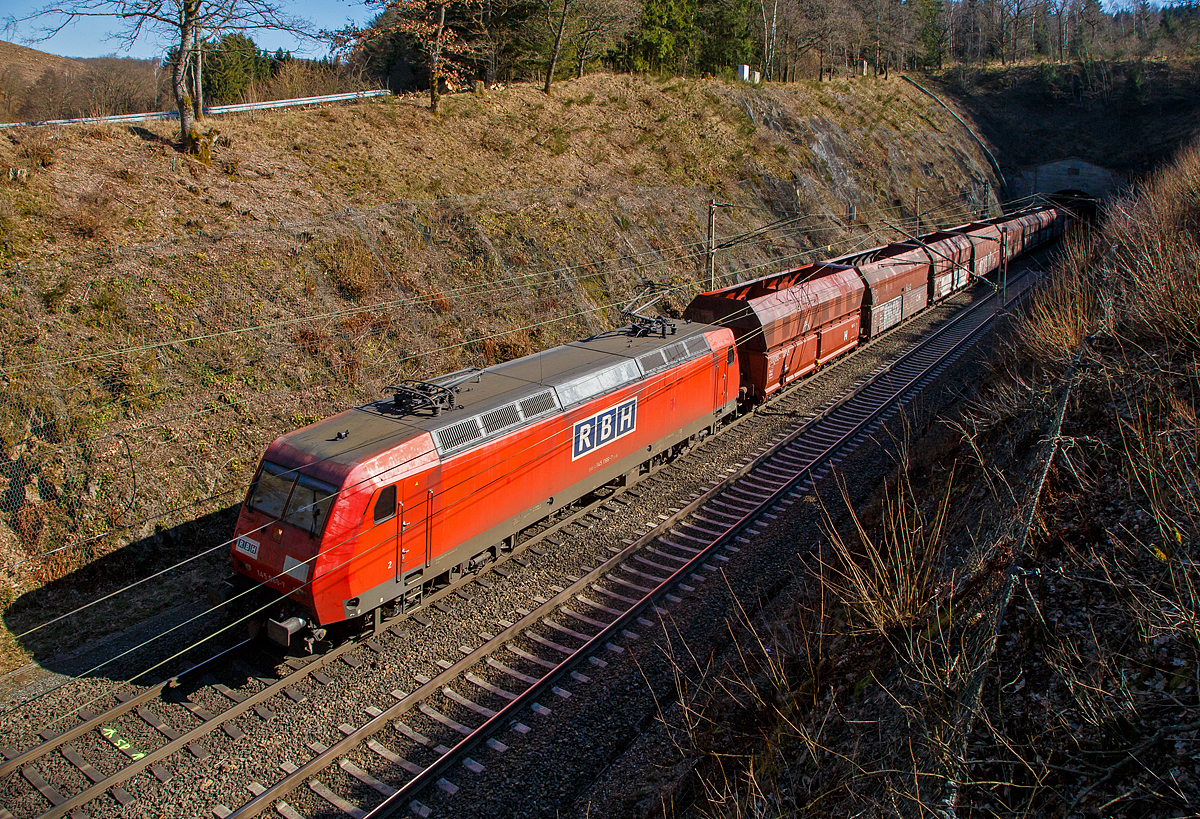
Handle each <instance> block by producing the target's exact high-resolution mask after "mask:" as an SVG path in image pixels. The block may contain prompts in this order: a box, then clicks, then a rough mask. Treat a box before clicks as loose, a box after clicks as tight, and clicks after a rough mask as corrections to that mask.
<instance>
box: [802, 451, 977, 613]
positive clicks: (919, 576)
mask: <svg viewBox="0 0 1200 819" xmlns="http://www.w3.org/2000/svg"><path fill="white" fill-rule="evenodd" d="M953 487H954V481H953V476H951V479H950V480H949V481H947V483H946V487H945V493H944V495H943V497H942V499H941V502H940V503H939V504H938V505H937V506H936V507H935V508H934V509H933V510H932V511H928V510H926V509H925V508H924V504H923V502H922V498H921V497H920V495H921V493H919V492H918V490H917V488H915V487H914V486H913V485H912V482H911V480H910V479H909V457H908V454H907V452H904V453H902V457H901V459H900V467H899V469H898V471H897V474H896V479H895V481H894V482H889V483H888V484H887V485H886V486H885V487H884V489H883V495H882V498H881V501H880V503H881V511H880V521H879V524H878V526H877V528H876V531H874V532H872V531H869V530H868V527H867V526H866V524H864V522H863V519H862V518H861V517H860V515H859V514H858V513H857V512H856V511H855V510H854V508H853V505H852V504H851V503H850V499H849V493H848V491H847V489H846V487H845V486H842V487H841V489H842V499H843V501H844V502H845V506H846V509H847V511H848V512H849V514H850V518H851V521H852V523H853V533H854V534H853V536H852V537H848V536H846V535H844V534H843V533H842V531H841V529H839V527H838V526H836V525H835V524H834V522H833V519H832V518H831V517H830V516H829V513H828V512H827V513H826V536H827V537H828V538H829V543H830V546H831V548H832V550H833V560H831V561H828V562H827V563H825V566H824V568H825V569H826V570H827V571H828V573H829V574H828V575H827V578H828V582H829V587H830V589H831V590H832V591H833V593H834V594H835V595H836V596H837V597H838V598H839V599H840V600H841V601H842V603H843V604H844V605H845V606H847V608H848V609H849V610H850V611H851V612H852V613H853V621H854V622H855V623H856V624H857V626H858V627H860V628H866V629H869V630H871V631H873V632H875V633H877V634H880V635H882V636H884V637H889V636H891V635H893V634H894V633H896V631H897V630H902V629H907V628H910V627H912V626H914V625H919V624H921V623H923V622H924V621H925V620H926V619H927V618H928V616H929V615H930V613H931V612H932V611H933V610H934V607H935V604H936V601H937V589H938V586H939V585H940V581H941V571H942V569H943V563H944V554H943V552H944V549H945V540H944V534H945V525H946V519H947V514H948V512H949V504H950V498H951V491H952V489H953Z"/></svg>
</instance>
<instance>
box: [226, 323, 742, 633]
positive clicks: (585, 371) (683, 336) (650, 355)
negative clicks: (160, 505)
mask: <svg viewBox="0 0 1200 819" xmlns="http://www.w3.org/2000/svg"><path fill="white" fill-rule="evenodd" d="M739 387H740V383H739V377H738V369H737V365H736V363H735V352H734V346H733V333H731V332H730V331H729V330H727V329H724V328H720V327H711V326H707V325H700V324H691V323H688V324H682V323H681V324H679V325H675V324H673V323H669V322H659V323H658V324H657V325H655V327H653V328H650V327H648V326H647V325H635V326H634V327H630V328H626V329H624V330H621V331H616V332H611V333H605V334H602V335H599V336H595V337H592V338H587V339H583V340H582V341H577V342H574V343H572V344H568V345H565V346H562V347H555V348H553V349H550V350H546V351H544V352H541V353H537V354H535V355H531V356H526V357H524V358H520V359H516V360H513V361H509V362H506V363H504V364H498V365H496V366H494V367H488V368H487V369H482V370H474V369H472V370H464V371H462V372H458V373H454V374H451V375H447V376H444V377H442V378H439V379H435V380H433V381H430V382H405V383H403V384H400V385H398V386H396V387H395V388H393V389H394V395H393V397H392V398H391V399H390V400H386V401H379V402H376V403H373V404H367V405H364V406H361V407H357V408H355V409H351V410H348V411H346V412H342V413H340V414H338V415H335V416H333V417H332V418H328V419H326V420H324V421H319V422H317V423H315V424H312V425H310V426H307V427H304V428H302V429H298V430H296V431H295V432H291V433H289V434H287V435H284V436H282V437H280V438H278V439H276V440H275V442H274V443H272V444H271V445H270V447H268V449H267V452H266V454H265V455H264V457H263V461H262V463H261V465H260V466H259V470H258V473H257V475H256V477H255V479H254V482H253V483H252V484H251V486H250V490H249V492H248V493H247V496H246V499H245V502H244V503H243V505H242V510H241V513H240V515H239V516H238V523H237V529H236V532H235V537H234V541H233V546H232V558H233V563H234V567H235V570H236V571H237V572H239V573H240V574H242V575H245V576H246V577H249V578H251V579H253V580H255V581H258V582H260V583H264V584H266V585H267V586H270V587H271V588H273V589H275V590H277V591H279V592H281V593H283V594H284V595H286V596H287V597H288V598H290V599H291V600H292V601H294V603H295V604H298V606H299V607H300V608H302V609H303V613H298V614H297V615H295V616H291V617H279V618H276V619H273V620H271V621H270V622H269V623H268V633H269V635H270V636H271V638H272V639H273V640H275V641H276V642H279V643H281V644H283V645H287V644H288V643H289V642H290V641H291V639H292V637H293V636H294V635H295V634H296V633H297V632H299V631H301V630H302V629H304V628H306V627H312V628H314V629H318V628H320V627H323V626H326V625H328V624H330V623H336V622H339V621H343V620H348V619H351V618H354V617H357V616H359V615H362V614H365V613H367V612H370V611H372V610H373V609H375V608H378V607H379V606H381V605H383V604H386V603H389V602H391V601H397V600H400V599H402V598H405V597H409V596H414V595H417V594H419V593H420V590H421V588H422V587H423V585H424V584H425V582H426V581H429V580H431V579H433V578H436V577H439V576H441V575H443V574H445V573H447V572H450V573H458V572H465V571H470V570H471V569H473V568H475V567H477V566H479V565H482V564H483V563H485V562H486V561H487V559H488V557H489V555H495V554H498V550H499V549H500V548H503V546H504V545H505V543H506V541H508V540H509V539H510V538H512V536H513V535H514V534H515V533H516V532H518V531H520V530H521V529H522V528H524V527H526V526H528V525H529V524H531V523H533V522H535V521H537V520H540V519H541V518H543V517H545V516H546V515H547V514H549V513H551V512H553V511H555V510H557V509H560V508H562V507H563V506H566V505H568V504H570V503H573V502H574V501H576V500H578V499H579V498H581V497H583V496H584V495H586V494H587V493H589V492H591V491H592V490H594V489H596V488H598V487H600V486H602V485H604V484H606V483H609V482H611V481H616V480H622V479H624V480H629V479H631V478H636V476H637V474H638V473H639V471H640V470H643V469H646V468H648V467H647V464H649V463H650V462H651V461H652V460H653V459H654V458H656V457H661V456H662V455H663V454H665V453H667V452H669V451H671V450H672V449H677V448H680V447H682V446H683V445H685V444H686V443H687V442H688V441H689V440H690V439H694V438H698V437H701V436H703V435H704V434H706V433H708V432H711V431H713V430H714V429H715V428H716V427H717V426H718V425H719V423H720V422H721V420H722V419H723V418H725V417H726V416H729V415H731V414H733V413H734V412H735V411H736V408H737V396H738V393H739Z"/></svg>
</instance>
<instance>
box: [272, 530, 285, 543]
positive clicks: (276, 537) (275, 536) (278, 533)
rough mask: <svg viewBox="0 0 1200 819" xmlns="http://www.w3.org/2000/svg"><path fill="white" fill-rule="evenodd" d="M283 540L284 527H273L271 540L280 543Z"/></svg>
mask: <svg viewBox="0 0 1200 819" xmlns="http://www.w3.org/2000/svg"><path fill="white" fill-rule="evenodd" d="M282 539H283V527H282V526H273V527H271V540H273V541H275V542H276V543H278V542H279V541H280V540H282Z"/></svg>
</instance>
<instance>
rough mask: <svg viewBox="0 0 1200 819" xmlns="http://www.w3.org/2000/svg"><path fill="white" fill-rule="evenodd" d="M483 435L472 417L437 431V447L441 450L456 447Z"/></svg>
mask: <svg viewBox="0 0 1200 819" xmlns="http://www.w3.org/2000/svg"><path fill="white" fill-rule="evenodd" d="M482 437H483V433H482V432H480V431H479V425H478V424H477V423H475V419H474V418H468V419H467V420H466V421H460V422H458V423H457V424H455V425H454V426H449V427H446V428H445V429H439V430H438V431H437V439H438V447H439V448H440V449H442V450H443V451H448V450H453V449H458V448H459V447H463V446H466V445H467V444H469V443H471V442H472V441H477V440H479V439H480V438H482Z"/></svg>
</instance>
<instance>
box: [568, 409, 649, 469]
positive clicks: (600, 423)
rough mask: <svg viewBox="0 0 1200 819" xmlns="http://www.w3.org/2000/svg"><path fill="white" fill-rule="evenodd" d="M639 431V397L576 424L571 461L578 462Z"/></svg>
mask: <svg viewBox="0 0 1200 819" xmlns="http://www.w3.org/2000/svg"><path fill="white" fill-rule="evenodd" d="M635 429H637V396H634V397H633V398H630V399H629V400H628V401H622V402H621V403H620V404H616V405H615V406H611V407H609V408H608V409H604V410H600V412H597V413H596V414H595V415H592V416H591V417H589V418H584V419H583V420H582V421H576V422H575V432H574V435H573V436H572V444H571V460H572V461H576V460H579V459H580V458H582V457H583V456H584V455H587V454H588V453H590V452H594V451H595V450H597V449H599V448H600V447H602V446H607V445H608V444H611V443H612V442H613V441H615V440H617V439H618V438H624V437H625V436H626V435H628V434H629V433H631V432H633V431H634V430H635Z"/></svg>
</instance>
